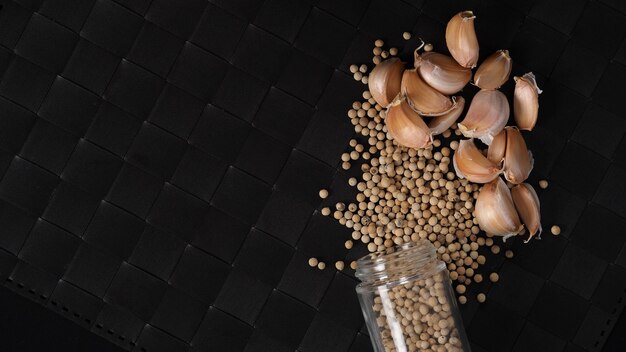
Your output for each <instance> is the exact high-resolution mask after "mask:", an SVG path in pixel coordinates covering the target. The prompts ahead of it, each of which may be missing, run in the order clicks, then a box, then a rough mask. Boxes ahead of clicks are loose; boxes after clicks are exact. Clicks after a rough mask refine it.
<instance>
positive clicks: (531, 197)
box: [511, 183, 543, 243]
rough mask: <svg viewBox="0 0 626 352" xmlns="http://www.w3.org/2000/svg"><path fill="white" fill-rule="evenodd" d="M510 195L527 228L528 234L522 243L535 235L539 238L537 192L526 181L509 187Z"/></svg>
mask: <svg viewBox="0 0 626 352" xmlns="http://www.w3.org/2000/svg"><path fill="white" fill-rule="evenodd" d="M511 196H512V198H513V204H515V209H517V213H518V214H519V216H520V218H522V222H523V223H524V226H526V229H527V230H528V234H529V236H528V238H527V239H526V241H524V243H528V241H530V239H531V238H533V237H535V235H536V236H537V238H539V237H540V236H541V232H542V231H543V229H542V228H541V211H540V203H539V197H538V196H537V192H535V189H534V188H533V186H531V185H529V184H528V183H521V184H519V185H517V186H515V187H513V188H512V189H511Z"/></svg>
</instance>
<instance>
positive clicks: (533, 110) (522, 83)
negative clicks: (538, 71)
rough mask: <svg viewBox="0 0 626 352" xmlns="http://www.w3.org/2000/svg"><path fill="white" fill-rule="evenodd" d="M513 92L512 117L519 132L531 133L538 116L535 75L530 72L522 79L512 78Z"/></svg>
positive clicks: (537, 89) (538, 90)
mask: <svg viewBox="0 0 626 352" xmlns="http://www.w3.org/2000/svg"><path fill="white" fill-rule="evenodd" d="M513 79H514V80H515V92H514V93H513V115H514V116H515V123H517V127H519V129H520V130H526V131H532V130H533V128H535V124H536V123H537V116H538V115H539V94H541V93H542V91H541V89H539V87H538V86H537V81H536V80H535V75H534V74H533V73H532V72H528V73H526V74H524V75H523V76H522V77H513Z"/></svg>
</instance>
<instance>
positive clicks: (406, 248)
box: [355, 240, 445, 291]
mask: <svg viewBox="0 0 626 352" xmlns="http://www.w3.org/2000/svg"><path fill="white" fill-rule="evenodd" d="M443 269H445V264H444V263H443V262H441V261H439V260H438V259H437V253H436V250H435V246H433V244H432V243H430V242H429V241H426V240H420V241H417V242H409V243H405V244H402V245H399V246H395V247H392V248H389V249H387V250H385V251H382V252H376V253H370V254H368V255H366V256H364V257H363V258H361V259H359V260H358V261H357V270H356V274H355V275H356V277H357V278H359V280H361V281H362V282H361V283H360V284H359V285H357V291H364V290H371V289H372V288H373V286H376V285H380V284H382V283H395V282H397V283H399V284H402V283H404V282H406V281H408V280H414V279H417V278H420V277H428V276H431V275H433V274H434V273H436V272H439V271H441V270H443Z"/></svg>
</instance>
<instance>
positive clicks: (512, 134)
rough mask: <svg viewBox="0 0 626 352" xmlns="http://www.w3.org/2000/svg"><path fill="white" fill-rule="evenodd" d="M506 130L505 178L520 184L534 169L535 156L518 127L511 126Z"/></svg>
mask: <svg viewBox="0 0 626 352" xmlns="http://www.w3.org/2000/svg"><path fill="white" fill-rule="evenodd" d="M505 130H506V151H505V153H504V178H506V180H507V181H509V182H511V183H513V184H520V183H522V182H524V181H526V179H527V178H528V175H530V172H531V171H532V169H533V164H534V160H533V156H532V153H531V152H530V151H529V150H528V148H527V147H526V142H525V141H524V137H523V136H522V133H521V132H520V131H519V129H517V127H514V126H509V127H506V128H505Z"/></svg>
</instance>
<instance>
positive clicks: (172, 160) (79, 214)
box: [0, 0, 626, 352]
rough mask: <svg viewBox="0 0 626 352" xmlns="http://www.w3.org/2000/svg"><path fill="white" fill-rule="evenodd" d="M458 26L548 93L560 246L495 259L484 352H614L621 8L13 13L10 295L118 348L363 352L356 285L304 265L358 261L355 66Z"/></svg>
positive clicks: (625, 172) (624, 57)
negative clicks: (342, 206)
mask: <svg viewBox="0 0 626 352" xmlns="http://www.w3.org/2000/svg"><path fill="white" fill-rule="evenodd" d="M465 9H472V10H474V12H475V13H476V14H477V16H478V19H477V22H476V25H477V32H478V37H479V41H480V44H481V55H482V57H483V58H484V57H485V56H486V55H488V54H490V53H491V52H493V51H495V50H497V49H500V48H508V49H509V50H510V52H511V55H512V57H513V59H514V74H516V75H519V74H522V73H524V72H527V71H531V70H532V71H534V72H535V73H536V74H537V76H538V81H539V85H540V86H541V88H543V90H544V93H543V94H542V95H541V111H540V119H539V123H538V127H537V128H536V130H535V131H533V132H532V133H529V134H526V135H527V136H528V140H527V141H528V144H529V147H530V148H531V149H532V150H533V151H534V155H535V160H536V162H535V169H534V172H533V175H532V179H531V180H530V181H531V182H532V183H534V184H536V182H537V180H539V179H543V178H547V179H548V180H549V181H550V187H549V188H548V189H547V190H542V191H541V192H540V198H541V201H542V213H543V224H544V228H549V226H550V225H551V224H559V225H560V226H561V229H562V233H561V235H560V236H552V235H550V234H549V233H546V234H544V236H543V239H542V240H541V241H533V242H532V243H530V244H528V245H522V244H521V242H522V241H521V240H513V241H510V242H509V243H510V244H509V245H508V246H512V248H513V250H514V251H515V257H514V258H512V259H506V260H505V259H503V258H502V256H500V257H492V256H490V257H489V258H488V263H487V265H486V267H485V271H484V272H489V271H491V270H498V271H499V272H500V277H501V280H500V282H499V283H498V284H495V285H491V284H489V283H483V284H482V285H480V286H479V285H473V286H472V288H471V290H470V292H469V293H468V294H469V295H470V296H474V295H476V294H477V293H478V292H487V293H488V301H487V302H486V303H485V304H482V305H479V304H477V303H476V302H475V300H473V299H472V300H471V303H469V304H467V305H465V306H463V307H462V311H463V317H464V320H465V325H466V329H467V331H468V333H469V337H470V339H471V341H472V346H473V351H474V352H484V351H490V352H502V351H516V352H529V351H533V352H542V351H546V352H548V351H549V352H560V351H564V352H565V351H567V352H575V351H588V352H592V351H601V350H602V348H603V346H604V343H605V340H606V338H607V336H609V335H610V333H611V330H612V328H613V326H614V325H615V323H616V321H617V318H618V317H619V315H620V313H621V311H622V306H623V303H624V295H625V292H626V291H625V289H626V249H625V248H624V246H623V245H624V243H625V242H626V233H625V231H626V230H625V228H626V181H625V180H626V139H624V134H625V132H626V115H625V114H624V110H623V103H624V97H625V96H626V88H625V87H626V85H625V84H624V82H626V41H624V36H625V34H626V2H624V1H623V0H600V1H587V0H547V1H539V0H535V1H520V0H500V1H496V0H474V1H453V0H445V1H444V0H427V1H425V0H406V1H404V0H371V1H368V0H341V1H337V0H310V1H305V0H297V1H294V0H211V1H206V0H176V1H174V0H115V1H113V0H14V1H9V0H2V1H0V75H1V80H0V175H1V180H0V280H2V285H3V286H4V287H6V288H8V289H10V290H13V291H15V292H16V293H18V294H20V295H23V296H26V297H28V298H30V299H32V300H34V301H36V302H38V303H39V304H41V305H44V306H45V307H47V308H49V309H50V310H53V311H56V312H58V314H60V315H63V316H65V317H67V318H68V319H71V320H73V321H75V322H76V323H77V324H79V325H81V326H83V327H84V328H85V329H88V330H90V331H92V332H93V333H95V334H98V335H101V336H103V337H105V338H106V339H108V340H109V341H110V342H111V343H113V344H116V345H118V346H119V347H120V348H122V349H124V350H132V351H141V352H160V351H168V352H177V351H220V352H221V351H225V352H231V351H245V352H254V351H272V352H282V351H296V350H297V351H302V352H308V351H323V352H334V351H337V352H348V351H350V352H361V351H370V350H371V347H370V342H369V337H368V336H367V331H366V329H365V327H364V323H363V317H362V315H361V312H360V309H359V306H358V302H357V299H356V295H355V292H354V286H355V284H356V282H357V281H356V279H355V278H354V276H353V274H354V273H353V272H352V271H350V270H349V269H348V270H345V271H343V272H337V271H335V270H334V269H332V268H329V269H327V270H324V271H319V270H312V269H311V268H309V267H308V265H307V263H306V262H307V259H308V258H309V257H311V256H317V257H320V258H323V259H325V260H326V261H327V262H331V263H332V262H334V260H337V259H345V260H347V261H351V260H353V259H355V258H356V257H357V256H359V255H360V254H362V253H363V250H362V249H361V250H356V251H352V252H350V253H348V252H347V251H346V250H345V249H344V248H343V242H344V241H345V239H347V238H349V235H350V232H349V230H348V229H346V228H344V227H342V226H340V225H339V224H337V223H336V222H335V221H334V220H332V219H330V218H328V217H324V216H322V215H321V214H320V212H319V210H320V209H321V206H324V205H328V204H332V203H333V202H337V201H349V200H350V199H352V197H354V192H353V190H351V189H349V188H348V186H347V182H346V181H347V179H348V178H349V177H350V176H351V175H352V174H354V173H353V172H352V171H350V172H344V171H342V170H340V168H338V166H339V163H340V158H339V157H340V155H341V153H343V152H344V151H346V149H347V144H348V140H349V139H350V138H353V136H354V131H353V128H352V126H351V125H350V122H349V120H348V118H347V117H346V111H347V109H348V107H349V106H350V105H351V103H352V101H353V100H355V99H357V98H358V97H359V96H360V94H361V92H362V91H363V90H364V86H363V85H362V84H360V83H356V82H355V81H354V80H353V79H352V77H351V75H350V73H349V70H348V66H349V64H352V63H370V60H371V49H372V44H373V41H374V39H376V38H379V37H380V38H383V39H385V40H386V42H387V43H388V44H390V45H396V46H399V47H400V48H401V55H404V56H405V57H407V55H408V54H410V50H411V49H412V48H414V46H415V44H416V42H417V40H416V39H412V40H411V41H409V42H404V41H403V40H402V38H401V33H402V32H404V31H411V32H413V33H414V37H416V36H418V35H419V36H421V37H423V38H424V39H425V40H426V41H427V42H431V43H433V44H434V46H435V48H436V50H442V51H445V44H444V42H443V40H444V31H445V23H446V22H447V20H448V19H449V18H450V17H451V16H452V15H453V14H454V13H456V12H458V11H460V10H465ZM503 90H504V91H505V92H507V93H508V94H510V93H511V92H512V85H511V84H508V85H506V86H505V87H504V88H503ZM320 188H330V189H331V190H332V192H331V193H332V196H331V197H330V198H329V199H328V200H326V201H324V202H321V201H320V199H319V198H318V196H317V191H318V190H319V189H320ZM507 248H508V247H507ZM329 267H332V265H329ZM607 346H608V345H607Z"/></svg>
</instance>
